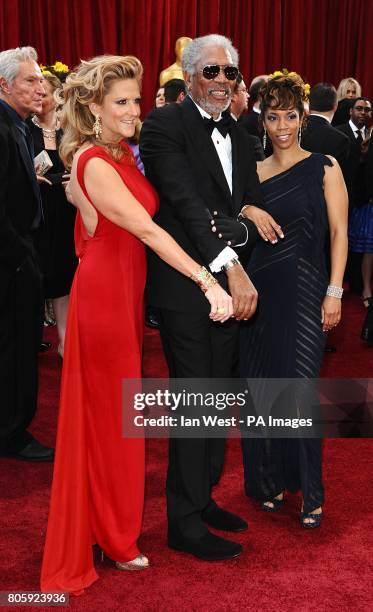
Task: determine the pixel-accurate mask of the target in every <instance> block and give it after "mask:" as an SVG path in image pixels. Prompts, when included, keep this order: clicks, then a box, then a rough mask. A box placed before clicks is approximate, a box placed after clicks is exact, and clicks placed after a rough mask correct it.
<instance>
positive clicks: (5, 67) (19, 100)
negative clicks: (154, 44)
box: [0, 47, 53, 461]
mask: <svg viewBox="0 0 373 612" xmlns="http://www.w3.org/2000/svg"><path fill="white" fill-rule="evenodd" d="M44 93H45V91H44V87H43V76H42V74H41V71H40V68H39V66H38V64H37V54H36V51H35V49H33V48H32V47H22V48H17V49H10V50H8V51H3V52H2V53H0V152H1V164H0V288H1V289H0V291H1V298H0V304H1V310H0V339H1V340H0V342H1V344H0V397H1V409H0V454H1V455H10V456H13V457H15V458H17V459H22V460H25V461H50V460H51V459H52V458H53V450H52V449H50V448H46V447H45V446H43V445H42V444H40V443H39V442H38V441H37V440H35V438H33V436H32V435H31V434H30V433H29V432H28V431H27V427H28V426H29V425H30V423H31V421H32V419H33V417H34V415H35V411H36V402H37V353H38V347H39V345H40V340H41V325H40V320H41V316H42V289H41V274H40V270H39V267H38V263H37V258H36V254H35V250H34V246H33V235H34V233H35V231H36V230H37V228H38V227H39V225H40V223H41V220H42V209H41V201H40V194H39V186H38V182H37V178H36V174H35V170H34V163H33V144H32V138H31V134H30V132H29V129H28V127H27V125H26V123H25V119H27V117H29V115H30V114H31V113H38V112H41V106H42V98H43V96H44Z"/></svg>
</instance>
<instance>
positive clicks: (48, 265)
mask: <svg viewBox="0 0 373 612" xmlns="http://www.w3.org/2000/svg"><path fill="white" fill-rule="evenodd" d="M43 76H44V84H43V86H44V89H45V95H44V97H43V107H42V112H41V113H40V114H39V115H35V116H34V117H33V119H32V122H30V129H31V132H32V137H33V141H34V148H35V155H38V154H39V153H40V152H41V151H43V150H46V151H47V153H48V155H49V157H50V158H51V161H52V163H53V166H52V168H51V169H50V170H49V171H48V172H47V173H46V175H45V177H46V178H47V179H48V180H49V181H50V182H51V183H52V184H51V185H49V184H46V183H41V185H40V193H41V197H42V201H43V211H44V223H43V225H42V228H41V230H40V232H39V236H38V250H39V253H40V255H41V259H42V267H43V273H44V292H45V298H46V299H52V301H53V311H54V314H55V317H56V323H57V330H58V340H59V345H58V353H59V355H60V356H61V357H63V351H64V343H65V331H66V321H67V309H68V304H69V293H70V288H71V284H72V280H73V276H74V273H75V269H76V266H77V263H78V260H77V258H76V255H75V248H74V223H75V214H76V210H75V208H74V206H72V205H71V204H70V203H69V202H68V201H67V199H66V195H65V190H64V187H63V185H62V183H63V182H64V178H63V177H64V175H65V174H66V170H65V168H64V165H63V163H62V161H61V159H60V157H59V154H58V146H59V143H60V140H61V137H62V131H61V129H60V126H59V122H58V119H57V113H56V101H55V99H54V92H55V91H56V90H57V89H60V87H61V82H60V81H59V79H58V78H57V77H56V76H55V75H53V74H51V73H44V75H43Z"/></svg>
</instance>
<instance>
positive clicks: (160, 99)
mask: <svg viewBox="0 0 373 612" xmlns="http://www.w3.org/2000/svg"><path fill="white" fill-rule="evenodd" d="M154 103H155V107H156V108H161V106H164V105H165V104H166V98H165V97H164V87H159V89H157V93H156V94H155V101H154Z"/></svg>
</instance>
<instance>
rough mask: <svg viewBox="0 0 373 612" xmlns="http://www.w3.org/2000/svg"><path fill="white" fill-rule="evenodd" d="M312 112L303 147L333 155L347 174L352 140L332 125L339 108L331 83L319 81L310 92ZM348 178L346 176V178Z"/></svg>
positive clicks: (335, 92) (307, 149)
mask: <svg viewBox="0 0 373 612" xmlns="http://www.w3.org/2000/svg"><path fill="white" fill-rule="evenodd" d="M309 104H310V114H309V116H308V118H307V127H306V130H305V132H304V134H303V135H302V147H303V148H304V149H306V151H311V152H313V153H324V155H333V157H335V158H336V160H337V161H338V163H339V165H340V166H341V169H342V172H343V174H344V176H345V173H346V171H347V166H346V164H347V159H348V154H349V151H350V141H349V139H348V137H347V136H346V135H345V134H342V133H341V132H340V131H339V130H337V129H336V128H334V127H333V126H332V125H331V122H332V119H333V115H334V113H335V111H336V108H337V90H336V88H335V87H334V85H331V84H330V83H317V85H315V86H314V87H312V89H311V92H310V102H309ZM345 180H346V178H345Z"/></svg>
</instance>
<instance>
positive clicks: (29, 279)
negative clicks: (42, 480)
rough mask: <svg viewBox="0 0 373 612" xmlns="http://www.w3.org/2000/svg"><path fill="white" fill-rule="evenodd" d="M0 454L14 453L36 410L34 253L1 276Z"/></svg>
mask: <svg viewBox="0 0 373 612" xmlns="http://www.w3.org/2000/svg"><path fill="white" fill-rule="evenodd" d="M0 278H1V293H0V454H6V453H12V452H18V451H20V450H21V449H22V448H24V447H25V446H26V445H27V444H28V442H29V441H30V440H31V439H32V436H31V434H30V433H29V432H28V431H27V427H28V426H29V425H30V423H31V421H32V419H33V417H34V415H35V412H36V406H37V392H38V364H37V359H38V349H39V346H40V341H41V316H42V305H43V295H42V278H41V273H40V268H39V265H38V262H37V259H36V256H35V255H34V254H32V255H29V256H28V257H27V259H26V261H25V262H24V263H23V265H22V266H21V269H20V270H19V272H14V273H12V274H11V273H9V272H8V270H7V271H6V272H5V271H4V273H0Z"/></svg>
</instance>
